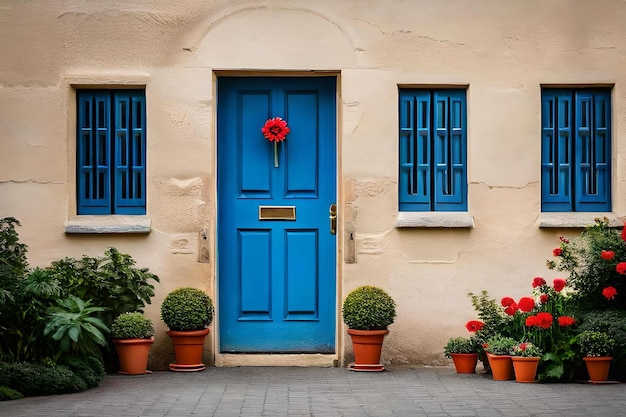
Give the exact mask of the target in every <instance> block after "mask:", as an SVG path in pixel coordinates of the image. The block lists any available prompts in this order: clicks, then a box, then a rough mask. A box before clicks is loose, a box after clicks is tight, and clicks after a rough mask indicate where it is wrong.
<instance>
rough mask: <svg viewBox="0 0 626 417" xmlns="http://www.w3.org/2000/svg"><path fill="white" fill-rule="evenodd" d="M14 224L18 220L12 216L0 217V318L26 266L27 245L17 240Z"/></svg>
mask: <svg viewBox="0 0 626 417" xmlns="http://www.w3.org/2000/svg"><path fill="white" fill-rule="evenodd" d="M15 226H20V222H19V221H17V219H14V218H13V217H6V218H3V219H0V318H1V314H2V312H3V310H5V308H6V309H9V308H11V301H13V299H14V295H15V291H16V290H17V282H18V281H19V279H21V278H22V277H23V276H24V275H25V274H26V270H27V268H28V262H27V261H26V252H27V247H26V245H25V244H23V243H20V242H19V234H18V233H17V230H15ZM0 325H1V322H0ZM0 330H1V328H0Z"/></svg>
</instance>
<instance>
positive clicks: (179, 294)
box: [161, 287, 213, 371]
mask: <svg viewBox="0 0 626 417" xmlns="http://www.w3.org/2000/svg"><path fill="white" fill-rule="evenodd" d="M161 319H162V320H163V322H165V324H166V325H167V327H169V329H170V330H169V331H168V332H167V334H168V335H169V336H170V338H171V339H172V343H173V345H174V356H175V358H176V362H175V363H170V365H169V368H170V370H172V371H201V370H203V369H206V365H204V363H202V353H203V351H204V339H205V338H206V336H207V335H208V334H209V328H208V326H209V324H211V322H212V321H213V301H212V300H211V297H209V295H208V294H207V293H205V292H204V291H202V290H199V289H197V288H190V287H184V288H178V289H175V290H173V291H172V292H170V293H169V294H168V295H167V296H166V297H165V299H164V300H163V303H162V304H161Z"/></svg>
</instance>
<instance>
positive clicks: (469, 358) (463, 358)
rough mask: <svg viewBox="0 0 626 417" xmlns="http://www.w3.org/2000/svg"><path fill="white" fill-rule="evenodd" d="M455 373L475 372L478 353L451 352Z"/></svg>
mask: <svg viewBox="0 0 626 417" xmlns="http://www.w3.org/2000/svg"><path fill="white" fill-rule="evenodd" d="M450 356H452V361H453V362H454V367H455V368H456V373H457V374H473V373H475V372H476V364H477V363H478V353H451V354H450Z"/></svg>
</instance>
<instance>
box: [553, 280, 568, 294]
mask: <svg viewBox="0 0 626 417" xmlns="http://www.w3.org/2000/svg"><path fill="white" fill-rule="evenodd" d="M552 283H553V284H554V291H556V292H561V290H562V289H563V288H565V284H566V281H565V280H564V279H563V278H554V281H552Z"/></svg>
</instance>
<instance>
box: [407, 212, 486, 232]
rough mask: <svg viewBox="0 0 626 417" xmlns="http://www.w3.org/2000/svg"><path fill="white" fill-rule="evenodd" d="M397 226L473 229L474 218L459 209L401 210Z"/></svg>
mask: <svg viewBox="0 0 626 417" xmlns="http://www.w3.org/2000/svg"><path fill="white" fill-rule="evenodd" d="M396 227H397V228H441V229H449V228H462V229H473V228H474V218H473V217H472V216H470V215H469V214H468V213H467V212H459V211H400V212H398V216H397V217H396Z"/></svg>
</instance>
